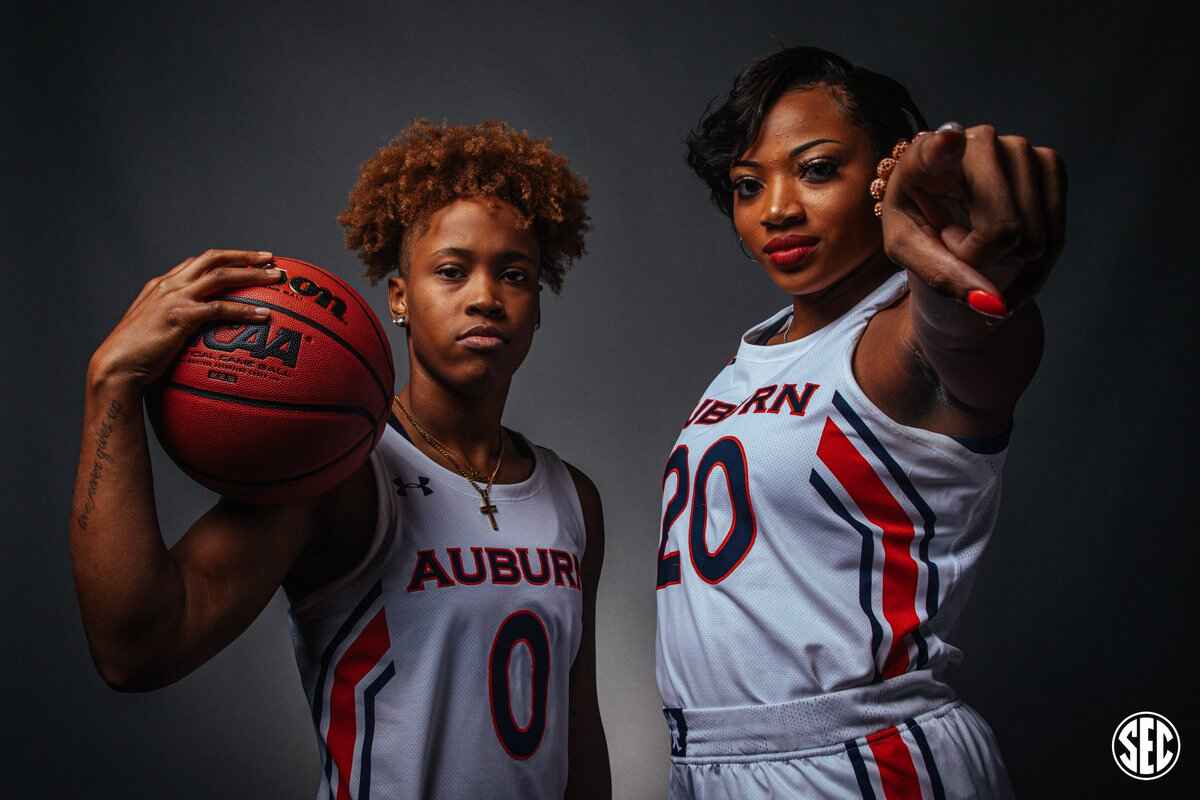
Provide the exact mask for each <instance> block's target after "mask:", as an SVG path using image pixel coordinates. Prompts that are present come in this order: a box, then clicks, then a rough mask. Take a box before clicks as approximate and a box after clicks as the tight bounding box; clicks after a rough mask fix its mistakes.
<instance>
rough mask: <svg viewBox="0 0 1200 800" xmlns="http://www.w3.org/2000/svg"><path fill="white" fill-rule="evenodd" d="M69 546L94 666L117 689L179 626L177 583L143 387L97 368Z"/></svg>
mask: <svg viewBox="0 0 1200 800" xmlns="http://www.w3.org/2000/svg"><path fill="white" fill-rule="evenodd" d="M70 547H71V561H72V569H73V572H74V576H75V587H76V592H77V594H78V597H79V607H80V613H81V615H82V618H83V624H84V629H85V631H86V633H87V637H88V642H89V645H90V646H91V650H92V655H93V658H94V659H95V661H96V666H97V668H98V669H99V670H100V672H101V674H102V675H103V676H104V678H105V679H106V680H107V681H109V682H110V683H112V684H117V683H123V682H124V681H125V680H126V679H127V678H129V677H130V676H132V675H135V674H136V673H137V672H138V671H139V670H140V669H142V667H143V665H144V663H145V662H146V660H147V658H148V657H149V655H150V654H151V653H153V652H156V651H159V650H161V649H162V647H163V642H164V641H168V640H169V638H170V636H171V631H172V630H174V629H176V628H177V627H178V625H179V622H180V620H181V618H182V615H183V610H184V595H183V582H182V580H181V578H180V575H179V571H178V569H177V568H176V565H175V563H174V562H173V560H172V558H171V555H170V553H169V552H168V550H167V548H166V546H165V545H164V543H163V540H162V534H161V532H160V530H159V525H158V515H157V513H156V511H155V506H154V486H153V477H152V474H151V468H150V457H149V453H148V451H147V446H146V430H145V425H144V423H143V421H142V394H141V389H140V388H139V387H138V386H137V385H136V384H134V383H132V382H130V381H128V380H120V379H115V378H112V377H111V376H109V375H106V374H105V373H104V371H103V370H102V369H101V368H98V367H95V366H93V368H90V369H89V370H88V378H87V383H86V388H85V405H84V423H83V436H82V441H81V445H80V452H79V466H78V471H77V474H76V478H75V494H74V499H73V502H72V507H71V519H70Z"/></svg>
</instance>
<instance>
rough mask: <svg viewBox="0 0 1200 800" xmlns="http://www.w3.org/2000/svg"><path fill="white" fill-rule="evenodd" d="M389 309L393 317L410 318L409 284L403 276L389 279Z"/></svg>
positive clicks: (394, 276)
mask: <svg viewBox="0 0 1200 800" xmlns="http://www.w3.org/2000/svg"><path fill="white" fill-rule="evenodd" d="M388 308H389V309H390V310H391V312H392V316H393V317H394V316H397V315H399V316H404V317H407V316H408V282H407V280H406V279H405V278H404V276H403V275H393V276H392V277H390V278H388Z"/></svg>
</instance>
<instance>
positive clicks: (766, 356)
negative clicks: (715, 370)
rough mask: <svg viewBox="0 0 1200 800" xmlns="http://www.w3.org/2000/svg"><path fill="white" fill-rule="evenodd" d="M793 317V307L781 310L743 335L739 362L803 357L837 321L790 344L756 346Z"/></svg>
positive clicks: (739, 349)
mask: <svg viewBox="0 0 1200 800" xmlns="http://www.w3.org/2000/svg"><path fill="white" fill-rule="evenodd" d="M791 315H792V307H791V306H787V307H785V308H781V309H779V311H777V312H775V313H774V314H772V315H771V316H770V317H768V318H767V319H765V320H763V321H762V322H760V323H758V324H757V325H755V326H754V327H752V328H751V329H750V330H748V331H746V332H745V333H743V334H742V339H741V343H740V344H739V345H738V354H737V357H738V360H739V361H743V360H745V361H786V360H789V359H794V358H796V357H797V356H801V355H803V354H805V353H807V352H808V351H809V350H811V349H812V348H813V347H814V346H816V344H817V343H818V342H819V341H820V340H821V339H823V338H825V334H827V333H828V332H829V331H830V330H831V329H832V328H833V326H834V325H835V324H836V323H837V320H834V321H833V322H830V323H829V324H828V325H826V326H825V327H823V328H819V329H817V330H815V331H813V332H812V333H810V334H808V335H807V336H801V337H800V338H799V339H792V340H791V341H790V342H784V343H782V344H754V342H755V341H757V340H758V338H759V337H760V336H761V335H762V334H763V332H764V331H767V330H769V329H770V328H771V327H773V326H779V325H780V323H782V322H783V321H784V320H785V319H787V318H788V317H790V316H791Z"/></svg>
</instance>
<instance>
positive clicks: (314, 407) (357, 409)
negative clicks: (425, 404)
mask: <svg viewBox="0 0 1200 800" xmlns="http://www.w3.org/2000/svg"><path fill="white" fill-rule="evenodd" d="M166 388H168V389H178V390H179V391H181V392H187V393H188V394H194V395H198V396H200V397H207V398H209V399H210V400H228V401H229V402H232V403H240V404H241V405H245V406H256V407H258V408H280V409H284V410H287V411H328V412H329V413H331V414H357V415H359V416H361V417H365V418H366V420H367V421H368V422H369V423H370V424H371V429H372V430H374V429H375V426H376V422H375V418H374V417H372V416H371V412H369V411H367V409H365V408H362V407H361V406H346V405H321V404H320V403H285V402H283V401H281V400H259V399H257V398H254V397H241V396H240V395H236V394H226V393H225V392H214V391H212V390H211V389H198V388H196V387H195V386H188V385H187V384H186V383H176V382H175V381H171V382H169V383H167V384H166Z"/></svg>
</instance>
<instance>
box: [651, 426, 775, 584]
mask: <svg viewBox="0 0 1200 800" xmlns="http://www.w3.org/2000/svg"><path fill="white" fill-rule="evenodd" d="M689 458H690V453H689V452H688V447H687V445H682V444H681V445H679V446H678V447H676V448H675V450H674V451H673V452H672V453H671V457H670V458H669V459H667V468H666V470H665V471H664V472H663V487H664V488H666V485H667V479H668V478H669V477H671V474H672V473H674V474H675V491H674V493H673V494H672V495H671V499H670V501H668V502H667V507H666V509H665V510H664V511H663V518H662V538H661V539H660V540H659V544H658V588H659V589H665V588H666V587H668V586H674V585H675V584H677V583H679V582H680V580H682V577H683V576H682V559H681V557H680V551H679V550H674V551H672V552H667V538H668V537H667V534H668V533H669V532H670V530H671V526H672V525H674V524H675V521H676V520H678V519H679V517H680V516H681V515H682V514H683V513H684V512H685V511H687V512H688V523H687V550H688V556H689V560H690V561H691V564H692V569H693V571H694V572H695V573H696V575H698V576H699V577H700V579H701V580H703V581H704V582H705V583H708V584H711V585H715V584H718V583H720V582H721V581H723V580H725V579H726V578H728V577H729V576H730V575H731V574H732V573H733V571H734V570H736V569H737V568H738V566H739V565H740V564H741V563H742V561H744V560H745V558H746V556H747V555H748V554H749V552H750V548H751V547H753V546H754V538H755V536H756V535H757V533H758V523H757V520H756V519H755V517H754V506H753V504H752V503H751V502H750V481H749V468H748V466H747V465H746V449H745V448H744V447H742V443H741V442H740V441H739V440H738V438H737V437H736V436H723V437H721V438H720V439H718V440H717V441H715V442H713V443H712V445H710V446H709V448H708V449H707V450H705V451H704V455H703V456H701V457H700V463H699V464H697V466H696V473H695V475H694V476H693V475H692V474H691V466H690V464H689ZM717 469H720V470H721V472H722V474H723V475H724V476H725V489H726V491H727V492H728V496H729V509H730V517H731V519H730V523H729V530H727V531H726V532H725V537H724V538H723V539H722V540H721V543H720V544H719V545H717V547H716V549H709V546H708V537H707V531H708V504H709V486H708V484H709V478H710V477H711V476H712V474H713V472H714V471H715V470H717ZM718 485H719V484H718Z"/></svg>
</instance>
